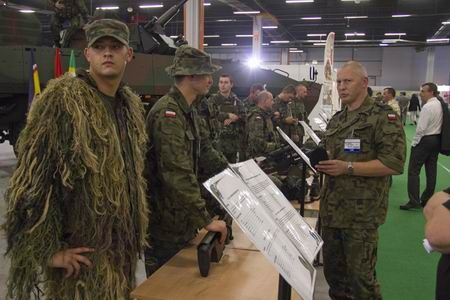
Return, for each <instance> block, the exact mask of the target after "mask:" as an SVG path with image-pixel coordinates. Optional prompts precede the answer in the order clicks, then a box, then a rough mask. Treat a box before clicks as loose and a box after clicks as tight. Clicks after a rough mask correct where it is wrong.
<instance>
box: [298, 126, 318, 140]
mask: <svg viewBox="0 0 450 300" xmlns="http://www.w3.org/2000/svg"><path fill="white" fill-rule="evenodd" d="M298 122H299V123H300V124H301V125H302V126H303V128H304V129H305V131H306V133H307V134H308V135H309V136H310V137H311V139H312V140H313V141H314V143H316V145H319V143H320V138H319V137H318V136H317V134H316V133H315V132H314V130H312V129H311V127H309V126H308V124H306V122H305V121H298Z"/></svg>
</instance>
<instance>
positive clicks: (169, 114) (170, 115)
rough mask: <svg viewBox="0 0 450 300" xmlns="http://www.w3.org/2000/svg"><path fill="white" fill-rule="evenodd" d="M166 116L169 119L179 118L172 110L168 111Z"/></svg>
mask: <svg viewBox="0 0 450 300" xmlns="http://www.w3.org/2000/svg"><path fill="white" fill-rule="evenodd" d="M164 115H165V116H166V117H167V118H175V117H176V116H177V113H176V112H174V111H171V110H166V113H165V114H164Z"/></svg>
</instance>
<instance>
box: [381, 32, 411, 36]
mask: <svg viewBox="0 0 450 300" xmlns="http://www.w3.org/2000/svg"><path fill="white" fill-rule="evenodd" d="M384 35H385V36H402V35H406V33H405V32H386V33H385V34H384Z"/></svg>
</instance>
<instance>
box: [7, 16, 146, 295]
mask: <svg viewBox="0 0 450 300" xmlns="http://www.w3.org/2000/svg"><path fill="white" fill-rule="evenodd" d="M86 38H87V41H88V48H86V49H85V56H86V59H87V61H88V62H89V64H90V67H89V71H88V72H86V71H84V70H78V71H77V77H75V78H74V77H71V76H69V75H68V74H66V75H64V76H63V77H61V78H60V79H55V80H52V81H50V82H49V84H48V86H47V88H46V89H45V90H44V92H43V93H42V94H41V95H40V96H39V97H38V98H37V99H36V100H35V101H34V102H33V104H32V106H31V111H30V113H29V116H28V122H27V126H26V127H25V129H24V130H23V132H22V134H21V136H20V138H19V141H18V164H17V169H16V171H15V173H14V174H13V176H12V178H11V180H10V184H9V187H8V190H7V193H6V197H5V198H6V199H7V201H8V212H7V215H6V223H5V224H4V225H3V228H4V229H5V231H6V235H7V241H8V248H7V255H8V256H9V257H10V258H11V268H10V272H9V279H8V294H7V298H8V299H16V300H17V299H18V300H25V299H27V300H28V299H30V297H31V296H30V294H31V293H34V294H38V293H39V292H38V291H39V289H40V288H42V287H43V291H44V295H45V296H44V297H43V298H45V299H60V300H65V299H102V300H103V299H106V300H116V299H129V294H130V292H131V290H132V289H133V288H134V286H135V272H136V264H137V259H138V255H139V253H140V252H141V251H142V250H143V247H144V245H145V244H146V229H147V226H148V225H147V224H148V209H147V201H146V191H145V190H146V184H145V180H144V177H143V175H142V173H143V166H144V155H145V147H146V142H147V138H146V134H145V126H144V125H145V123H144V117H143V114H144V109H143V106H142V103H141V101H140V99H139V97H138V96H137V95H136V94H134V93H133V92H132V91H131V90H130V88H129V87H127V86H125V85H124V84H122V83H121V79H122V77H123V74H124V71H125V66H126V64H127V62H130V61H131V59H132V57H133V50H132V49H131V48H129V47H128V39H129V31H128V28H127V26H126V25H125V24H124V23H122V22H119V21H115V20H109V19H103V20H98V21H95V22H93V23H92V24H90V25H89V26H88V27H87V28H86Z"/></svg>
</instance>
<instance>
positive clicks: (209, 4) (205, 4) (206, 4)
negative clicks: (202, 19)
mask: <svg viewBox="0 0 450 300" xmlns="http://www.w3.org/2000/svg"><path fill="white" fill-rule="evenodd" d="M203 6H211V3H206V2H205V3H203Z"/></svg>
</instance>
